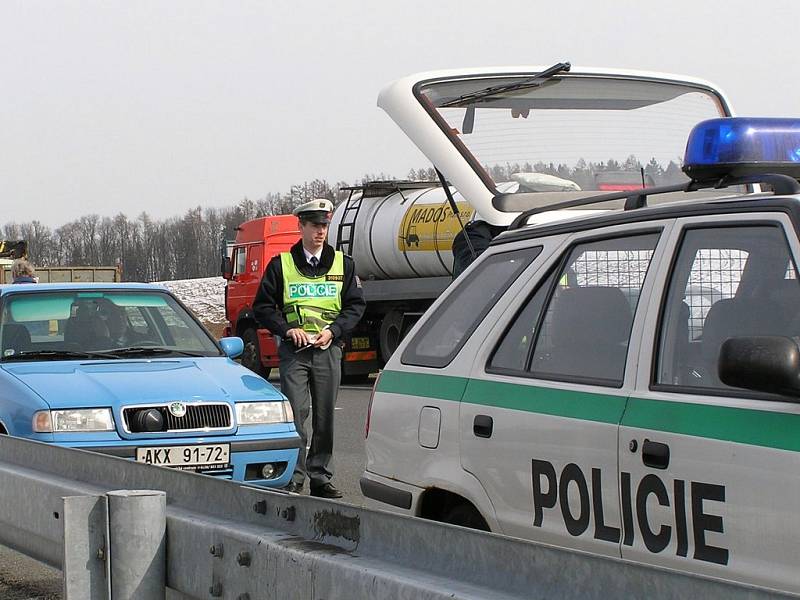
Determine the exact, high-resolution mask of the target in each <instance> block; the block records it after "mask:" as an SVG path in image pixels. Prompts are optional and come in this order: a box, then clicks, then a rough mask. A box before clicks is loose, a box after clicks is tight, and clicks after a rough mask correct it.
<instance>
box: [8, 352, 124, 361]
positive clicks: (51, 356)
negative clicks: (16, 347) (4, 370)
mask: <svg viewBox="0 0 800 600" xmlns="http://www.w3.org/2000/svg"><path fill="white" fill-rule="evenodd" d="M37 358H41V359H44V360H61V359H64V360H69V359H72V358H105V359H108V358H117V356H115V355H114V354H109V353H106V352H83V351H79V350H27V351H23V352H17V353H16V354H10V355H8V356H4V357H3V360H4V361H7V360H31V359H37Z"/></svg>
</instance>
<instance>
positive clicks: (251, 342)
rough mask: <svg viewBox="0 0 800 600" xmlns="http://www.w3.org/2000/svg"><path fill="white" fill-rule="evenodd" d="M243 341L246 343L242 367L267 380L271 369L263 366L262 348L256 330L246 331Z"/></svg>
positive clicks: (243, 334)
mask: <svg viewBox="0 0 800 600" xmlns="http://www.w3.org/2000/svg"><path fill="white" fill-rule="evenodd" d="M242 341H243V342H244V350H243V351H242V358H241V362H242V366H243V367H247V368H248V369H250V370H251V371H253V373H257V374H258V375H261V377H263V378H264V379H267V378H268V377H269V372H270V369H269V368H267V367H265V366H264V365H263V364H261V347H260V346H259V344H258V334H257V333H256V330H255V329H245V331H244V333H242Z"/></svg>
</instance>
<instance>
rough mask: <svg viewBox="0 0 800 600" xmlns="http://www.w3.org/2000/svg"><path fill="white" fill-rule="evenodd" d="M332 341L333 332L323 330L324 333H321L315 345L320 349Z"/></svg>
mask: <svg viewBox="0 0 800 600" xmlns="http://www.w3.org/2000/svg"><path fill="white" fill-rule="evenodd" d="M332 339H333V333H331V330H330V329H323V330H322V331H320V332H319V335H317V341H316V342H314V345H315V346H316V347H317V348H320V347H322V346H324V345H326V344H327V343H328V342H330V341H331V340H332Z"/></svg>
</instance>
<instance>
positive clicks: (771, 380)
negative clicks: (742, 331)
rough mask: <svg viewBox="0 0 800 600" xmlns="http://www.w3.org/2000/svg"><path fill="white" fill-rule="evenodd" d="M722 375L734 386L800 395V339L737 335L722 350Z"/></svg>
mask: <svg viewBox="0 0 800 600" xmlns="http://www.w3.org/2000/svg"><path fill="white" fill-rule="evenodd" d="M717 368H718V369H719V378H720V381H722V383H724V384H726V385H730V386H734V387H740V388H745V389H748V390H755V391H758V392H768V393H773V394H784V395H789V396H800V347H798V345H797V338H788V337H782V336H752V337H735V338H729V339H727V340H725V342H724V343H723V344H722V348H721V350H720V353H719V362H718V363H717Z"/></svg>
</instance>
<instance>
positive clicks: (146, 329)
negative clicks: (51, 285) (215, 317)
mask: <svg viewBox="0 0 800 600" xmlns="http://www.w3.org/2000/svg"><path fill="white" fill-rule="evenodd" d="M0 340H1V341H2V344H1V345H0V360H3V361H9V360H16V361H18V360H20V359H24V358H26V357H30V358H31V360H37V359H40V358H50V359H55V360H57V359H68V358H71V357H77V356H79V355H81V354H85V356H81V358H103V357H104V356H108V357H110V358H113V357H121V356H136V355H137V354H139V355H141V356H148V355H155V354H158V355H170V354H172V355H191V356H220V355H221V352H220V350H219V348H218V347H217V346H216V344H215V343H214V340H213V339H212V337H211V336H210V335H209V334H208V333H207V332H206V331H205V330H204V329H203V328H202V327H201V326H200V325H199V324H198V323H197V321H195V320H194V319H193V318H192V316H191V315H190V314H189V313H188V312H187V311H186V309H185V308H183V307H182V306H181V305H180V304H178V303H177V302H176V301H175V299H174V298H172V296H170V295H169V294H166V293H163V292H159V291H149V290H148V291H136V290H118V291H107V290H103V291H100V290H98V291H95V290H74V291H72V290H70V291H64V290H53V291H52V292H51V291H39V290H37V291H36V292H35V293H20V294H16V293H15V294H9V295H8V296H6V297H5V298H3V309H2V314H0ZM115 353H116V354H115Z"/></svg>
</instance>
